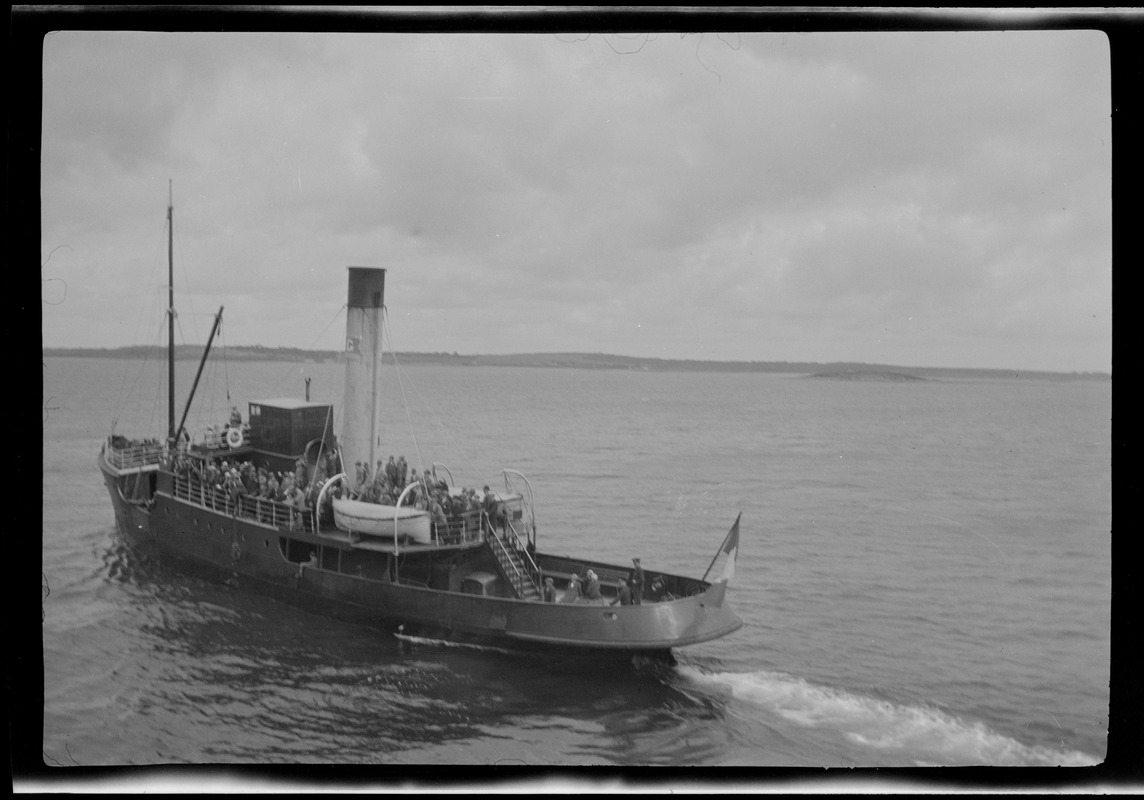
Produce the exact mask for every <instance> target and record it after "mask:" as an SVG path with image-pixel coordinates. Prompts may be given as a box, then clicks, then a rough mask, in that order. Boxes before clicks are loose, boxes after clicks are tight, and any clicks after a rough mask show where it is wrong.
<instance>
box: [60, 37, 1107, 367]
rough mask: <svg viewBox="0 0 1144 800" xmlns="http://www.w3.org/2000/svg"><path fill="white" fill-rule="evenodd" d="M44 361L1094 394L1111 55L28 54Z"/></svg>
mask: <svg viewBox="0 0 1144 800" xmlns="http://www.w3.org/2000/svg"><path fill="white" fill-rule="evenodd" d="M43 94H44V97H43V119H42V121H43V138H42V147H43V150H42V167H41V178H42V183H41V209H42V232H41V250H42V261H43V262H44V263H43V266H42V269H41V272H42V278H43V287H44V288H43V304H42V305H43V344H44V346H45V347H75V346H81V347H117V346H121V345H129V344H146V343H152V342H158V341H160V339H159V338H158V337H159V334H160V332H161V329H162V328H161V313H162V308H163V306H165V304H166V296H165V289H164V288H163V287H164V285H165V283H166V269H167V243H166V236H167V234H166V227H165V226H166V213H167V212H166V206H167V200H168V187H169V182H173V192H174V205H175V250H176V255H175V270H176V272H175V284H176V291H177V292H178V295H177V297H176V304H177V306H178V308H179V329H178V330H179V332H178V336H179V341H180V342H188V343H201V342H202V341H203V340H204V339H205V336H206V333H207V331H208V330H209V326H210V316H211V314H212V313H213V312H214V311H216V310H217V309H218V307H219V306H220V305H225V307H226V311H225V316H224V342H225V344H227V345H230V346H236V345H245V344H261V345H266V346H270V347H276V346H286V347H300V348H307V349H310V348H314V349H331V350H332V349H338V348H340V346H341V340H342V333H343V330H344V328H343V327H342V326H343V325H344V321H343V319H342V318H341V317H340V316H339V314H340V309H341V308H342V306H343V305H344V303H345V293H346V290H345V267H346V266H347V265H374V266H382V267H386V268H388V269H389V273H388V275H387V281H386V304H387V306H388V308H389V314H390V329H391V331H392V341H391V344H392V346H393V347H395V348H396V349H398V350H403V351H422V352H438V351H444V352H459V353H463V354H493V353H519V352H599V353H611V354H617V355H631V356H651V357H660V358H689V359H711V360H758V361H819V362H826V361H861V362H877V363H887V364H896V365H902V366H946V367H994V368H1012V369H1025V370H1057V371H1089V370H1101V371H1107V370H1110V369H1111V350H1112V320H1111V314H1112V232H1111V228H1112V224H1111V214H1112V202H1111V191H1112V187H1111V176H1112V155H1111V146H1112V143H1111V121H1110V113H1111V102H1110V72H1109V45H1108V41H1107V39H1106V37H1105V35H1104V34H1103V33H1100V32H1097V31H1048V30H1045V31H1026V32H1013V31H1010V32H1000V31H997V32H961V33H938V32H933V33H919V32H903V33H876V32H875V33H825V32H823V33H809V34H747V33H736V34H718V33H714V32H711V33H695V34H688V35H681V34H676V33H673V34H663V33H661V34H656V35H635V34H622V35H620V34H599V33H595V34H591V35H578V34H575V33H568V34H561V35H553V34H536V35H532V34H507V35H499V34H497V35H493V34H472V33H468V34H463V33H462V34H436V33H434V34H367V33H362V34H313V33H311V34H244V33H232V34H218V33H157V32H155V33H146V32H143V33H117V32H96V31H90V32H80V31H63V32H59V33H55V34H52V35H49V36H48V37H47V39H46V40H45V42H44V61H43Z"/></svg>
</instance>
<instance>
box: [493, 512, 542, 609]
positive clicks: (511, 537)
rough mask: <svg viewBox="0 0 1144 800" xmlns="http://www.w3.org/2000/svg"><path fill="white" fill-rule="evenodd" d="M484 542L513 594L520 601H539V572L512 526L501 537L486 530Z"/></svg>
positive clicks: (494, 532)
mask: <svg viewBox="0 0 1144 800" xmlns="http://www.w3.org/2000/svg"><path fill="white" fill-rule="evenodd" d="M485 542H486V543H487V544H488V546H489V550H490V551H491V552H492V554H493V556H494V557H495V558H496V561H497V566H498V567H499V568H500V572H501V575H502V577H504V579H505V580H506V581H508V583H509V585H510V586H511V587H512V591H513V594H514V595H516V597H518V598H519V599H521V600H539V599H540V586H539V585H538V584H537V578H538V576H539V570H537V569H536V565H535V564H533V563H532V558H531V557H529V555H528V551H527V550H525V548H524V547H522V546H521V544H520V539H519V538H518V537H517V536H516V533H515V531H513V530H512V526H511V525H509V526H508V527H507V528H506V529H505V530H504V532H503V535H502V536H497V532H496V531H495V530H493V529H492V528H487V529H486V533H485Z"/></svg>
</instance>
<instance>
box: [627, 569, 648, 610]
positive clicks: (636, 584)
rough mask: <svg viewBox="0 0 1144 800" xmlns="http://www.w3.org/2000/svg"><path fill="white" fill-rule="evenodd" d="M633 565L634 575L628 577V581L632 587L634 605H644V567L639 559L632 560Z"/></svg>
mask: <svg viewBox="0 0 1144 800" xmlns="http://www.w3.org/2000/svg"><path fill="white" fill-rule="evenodd" d="M632 565H633V567H632V574H631V575H630V576H629V577H628V581H629V582H630V583H631V585H632V604H633V605H637V606H638V605H643V584H644V575H643V567H641V566H640V560H639V559H638V558H633V559H632Z"/></svg>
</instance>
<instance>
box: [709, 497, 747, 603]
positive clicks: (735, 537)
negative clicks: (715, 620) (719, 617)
mask: <svg viewBox="0 0 1144 800" xmlns="http://www.w3.org/2000/svg"><path fill="white" fill-rule="evenodd" d="M742 516H743V515H742V513H740V514H739V516H737V517H735V524H734V525H732V526H731V530H730V532H729V533H728V534H727V538H726V539H724V540H723V544H722V545H721V546H720V547H719V552H718V553H716V554H715V558H713V559H711V565H710V566H709V567H707V571H706V572H704V573H703V580H704V581H706V580H707V578H708V576H709V575H710V576H714V577H712V586H711V588H710V589H708V590H707V602H708V603H710V604H711V605H715V606H721V605H723V596H724V595H725V594H726V592H727V585H728V584H729V583H730V582H731V578H733V577H734V576H735V559H736V558H737V557H738V555H739V520H740V519H741V518H742Z"/></svg>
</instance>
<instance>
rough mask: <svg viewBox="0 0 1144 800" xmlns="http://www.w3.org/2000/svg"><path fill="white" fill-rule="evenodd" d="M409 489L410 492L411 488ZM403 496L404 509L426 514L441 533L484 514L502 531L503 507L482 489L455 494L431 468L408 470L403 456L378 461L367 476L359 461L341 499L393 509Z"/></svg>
mask: <svg viewBox="0 0 1144 800" xmlns="http://www.w3.org/2000/svg"><path fill="white" fill-rule="evenodd" d="M410 487H412V488H410ZM406 489H408V490H409V492H408V494H407V495H406V501H405V502H406V505H409V506H411V507H413V508H418V509H421V510H422V511H427V512H429V516H430V519H431V520H432V522H433V523H434V525H436V526H438V529H439V530H441V529H444V528H445V527H446V526H448V525H450V523H451V522H455V521H456V520H458V519H460V518H463V517H465V516H466V515H468V516H475V515H477V513H479V512H481V511H484V512H485V513H486V514H488V516H489V521H490V522H491V523H492V524H493V525H494V526H495V527H503V526H504V523H505V520H506V513H505V509H504V504H503V503H501V502H500V501H499V500H497V498H496V495H495V494H493V492H492V491H491V490H490V489H489V487H488V486H485V487H484V489H482V490H481V491H480V492H478V491H477V490H476V489H473V488H470V487H464V488H462V489H461V490H460V491H459V492H456V493H454V492H453V491H452V490H451V489H450V488H449V483H448V481H446V480H445V479H444V478H441V477H438V475H437V468H436V467H432V468H430V469H426V470H425V471H424V472H420V473H419V472H418V471H417V468H416V467H413V468H410V466H409V462H408V461H407V460H406V458H405V456H396V457H394V456H390V457H389V460H388V461H385V462H383V461H382V460H381V459H380V458H379V459H378V460H377V465H376V467H375V468H374V470H373V475H372V476H371V475H370V470H369V464H368V463H367V462H363V461H358V462H357V463H356V464H354V476H353V480H352V483H351V485H350V486H349V487H348V488H347V489H345V490H344V491H345V492H346V493H345V494H344V495H339V496H347V497H350V498H351V499H354V500H361V501H363V502H366V503H379V504H381V505H390V506H392V505H396V504H397V501H398V500H400V499H401V495H402V493H404V492H405V491H406Z"/></svg>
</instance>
